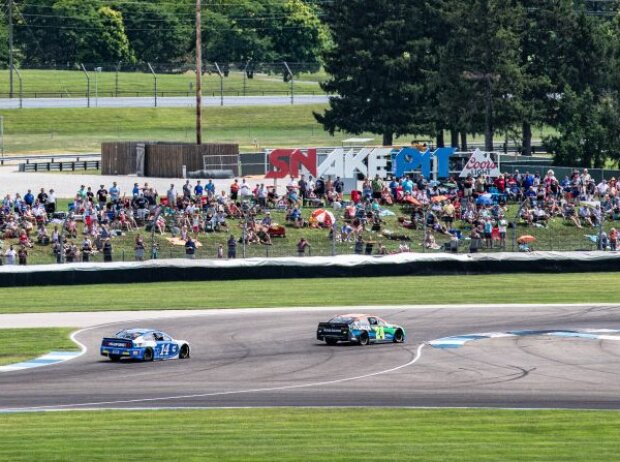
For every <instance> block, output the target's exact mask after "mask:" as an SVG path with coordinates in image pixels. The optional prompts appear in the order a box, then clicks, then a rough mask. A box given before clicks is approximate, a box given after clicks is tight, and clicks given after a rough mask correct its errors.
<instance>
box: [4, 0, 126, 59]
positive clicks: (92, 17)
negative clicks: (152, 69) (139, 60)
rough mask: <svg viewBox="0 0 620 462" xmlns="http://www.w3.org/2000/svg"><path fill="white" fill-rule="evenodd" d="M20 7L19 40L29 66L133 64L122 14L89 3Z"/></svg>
mask: <svg viewBox="0 0 620 462" xmlns="http://www.w3.org/2000/svg"><path fill="white" fill-rule="evenodd" d="M49 8H50V2H49V1H45V0H33V1H32V2H28V3H24V4H20V5H19V12H18V15H17V16H18V19H19V21H18V24H17V27H16V38H17V40H18V43H20V45H21V47H22V49H23V54H24V61H26V62H29V63H62V64H67V63H69V64H74V63H109V62H117V61H124V62H132V61H133V60H134V57H133V53H132V52H131V49H130V47H129V40H128V38H127V35H126V34H125V27H124V24H123V18H122V15H121V13H120V12H118V11H116V10H114V9H112V8H110V7H108V6H105V5H103V6H102V5H101V4H100V3H94V2H91V1H89V0H58V1H56V2H55V3H53V5H51V10H50V9H49Z"/></svg>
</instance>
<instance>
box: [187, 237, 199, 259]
mask: <svg viewBox="0 0 620 462" xmlns="http://www.w3.org/2000/svg"><path fill="white" fill-rule="evenodd" d="M185 256H186V257H187V258H189V259H190V260H193V259H194V258H196V243H195V242H194V241H193V240H192V238H191V237H188V238H187V242H185Z"/></svg>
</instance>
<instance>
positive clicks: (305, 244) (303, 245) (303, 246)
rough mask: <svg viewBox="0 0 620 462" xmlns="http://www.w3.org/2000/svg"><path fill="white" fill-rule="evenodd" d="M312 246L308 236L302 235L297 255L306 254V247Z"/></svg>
mask: <svg viewBox="0 0 620 462" xmlns="http://www.w3.org/2000/svg"><path fill="white" fill-rule="evenodd" d="M309 248H310V243H309V242H308V241H307V240H306V238H304V237H302V238H301V239H300V240H299V242H298V243H297V255H298V256H300V257H303V256H304V255H306V249H309Z"/></svg>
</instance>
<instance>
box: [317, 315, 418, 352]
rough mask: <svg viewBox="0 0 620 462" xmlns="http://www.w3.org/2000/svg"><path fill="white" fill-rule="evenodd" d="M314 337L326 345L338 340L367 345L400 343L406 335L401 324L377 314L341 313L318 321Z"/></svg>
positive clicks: (333, 343)
mask: <svg viewBox="0 0 620 462" xmlns="http://www.w3.org/2000/svg"><path fill="white" fill-rule="evenodd" d="M316 338H317V340H320V341H324V342H325V343H327V344H328V345H335V344H336V343H338V342H354V343H357V344H359V345H368V344H370V343H402V342H404V341H405V340H406V339H407V335H406V332H405V329H404V328H403V327H402V326H399V325H396V324H390V323H389V322H387V321H386V320H384V319H382V318H380V317H379V316H372V315H367V314H341V315H338V316H334V317H333V318H332V319H330V320H329V321H327V322H321V323H319V326H318V327H317V331H316Z"/></svg>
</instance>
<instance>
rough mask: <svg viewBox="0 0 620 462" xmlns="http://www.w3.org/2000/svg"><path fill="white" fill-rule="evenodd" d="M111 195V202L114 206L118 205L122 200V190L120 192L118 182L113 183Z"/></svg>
mask: <svg viewBox="0 0 620 462" xmlns="http://www.w3.org/2000/svg"><path fill="white" fill-rule="evenodd" d="M109 193H110V200H111V201H112V202H113V203H114V204H116V203H118V201H119V200H120V198H121V190H120V188H119V187H118V186H117V184H116V181H114V182H113V183H112V187H111V188H110V191H109Z"/></svg>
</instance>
